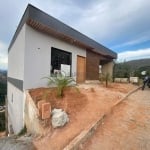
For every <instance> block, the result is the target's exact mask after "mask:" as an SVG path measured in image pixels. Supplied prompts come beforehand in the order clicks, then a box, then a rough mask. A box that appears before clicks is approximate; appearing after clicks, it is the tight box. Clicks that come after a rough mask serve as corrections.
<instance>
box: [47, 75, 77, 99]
mask: <svg viewBox="0 0 150 150" xmlns="http://www.w3.org/2000/svg"><path fill="white" fill-rule="evenodd" d="M45 78H47V79H48V85H49V86H50V85H55V86H56V87H57V95H58V97H62V96H63V91H64V88H65V87H67V86H69V85H71V83H73V82H75V81H74V79H73V78H72V77H68V76H66V75H63V74H62V73H60V74H54V75H52V76H50V77H45Z"/></svg>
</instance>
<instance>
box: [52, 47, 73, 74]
mask: <svg viewBox="0 0 150 150" xmlns="http://www.w3.org/2000/svg"><path fill="white" fill-rule="evenodd" d="M71 57H72V55H71V53H69V52H66V51H63V50H60V49H57V48H53V47H52V48H51V74H55V73H59V72H61V71H64V70H62V67H63V68H64V66H65V65H66V68H67V66H68V67H69V68H70V69H69V76H70V75H71ZM66 73H67V74H68V72H66Z"/></svg>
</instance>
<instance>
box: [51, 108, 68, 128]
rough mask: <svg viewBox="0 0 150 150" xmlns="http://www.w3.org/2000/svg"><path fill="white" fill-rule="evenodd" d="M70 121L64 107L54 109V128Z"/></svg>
mask: <svg viewBox="0 0 150 150" xmlns="http://www.w3.org/2000/svg"><path fill="white" fill-rule="evenodd" d="M67 122H69V118H68V115H67V113H66V112H65V111H63V110H62V109H54V110H53V111H52V126H53V128H57V127H62V126H64V125H65V124H66V123H67Z"/></svg>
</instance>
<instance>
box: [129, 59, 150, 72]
mask: <svg viewBox="0 0 150 150" xmlns="http://www.w3.org/2000/svg"><path fill="white" fill-rule="evenodd" d="M126 64H127V65H129V66H130V68H131V69H133V70H136V69H138V68H141V67H148V66H149V67H150V58H149V59H139V60H131V61H128V62H126Z"/></svg>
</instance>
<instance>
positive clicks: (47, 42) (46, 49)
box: [24, 25, 86, 89]
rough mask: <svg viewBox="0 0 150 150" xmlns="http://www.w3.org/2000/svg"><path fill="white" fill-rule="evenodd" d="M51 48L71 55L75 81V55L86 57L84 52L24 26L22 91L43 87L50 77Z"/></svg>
mask: <svg viewBox="0 0 150 150" xmlns="http://www.w3.org/2000/svg"><path fill="white" fill-rule="evenodd" d="M51 47H55V48H58V49H62V50H65V51H68V52H71V53H72V74H73V76H74V78H75V79H76V64H77V55H80V56H83V57H86V50H84V49H81V48H79V47H76V46H74V45H71V44H68V43H66V42H63V41H61V40H58V39H56V38H53V37H51V36H49V35H46V34H43V33H40V32H38V31H36V30H34V29H33V28H31V27H30V26H28V25H26V46H25V74H24V89H30V88H36V87H43V86H46V85H47V80H45V79H41V78H43V77H45V76H49V75H50V64H51Z"/></svg>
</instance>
